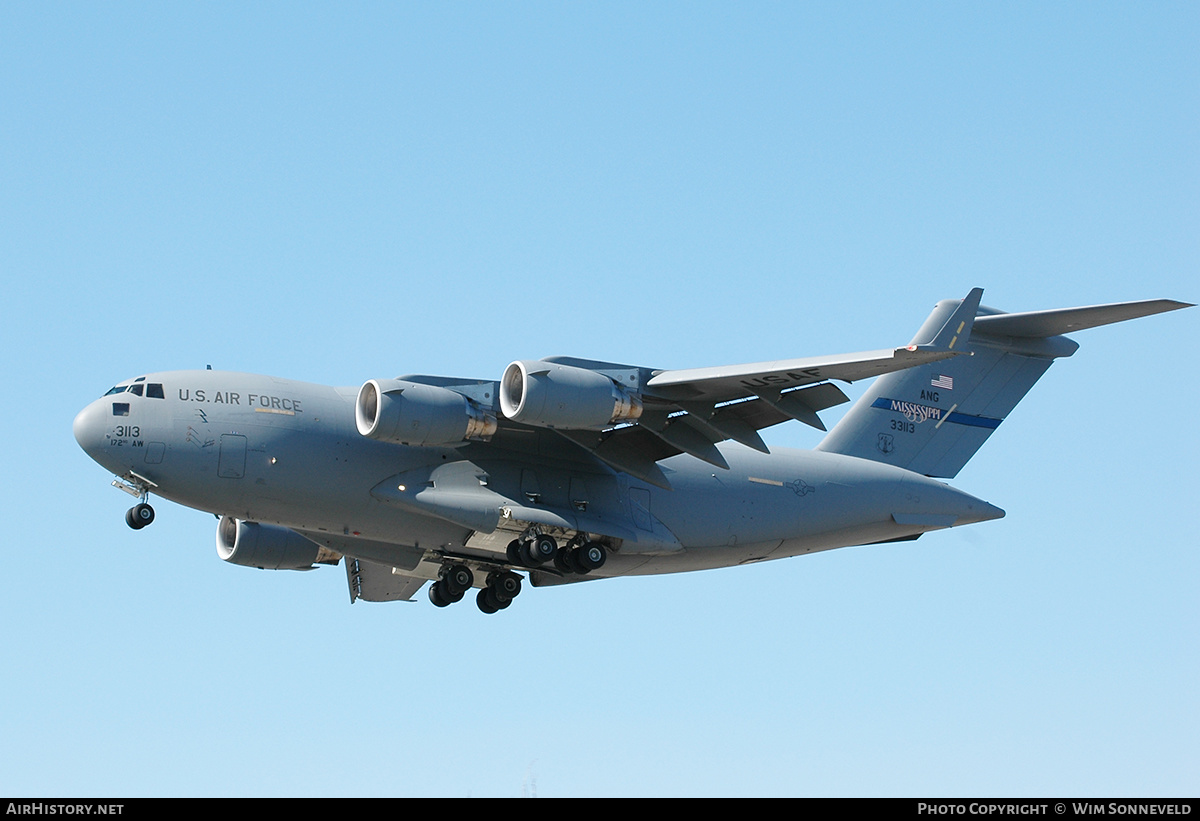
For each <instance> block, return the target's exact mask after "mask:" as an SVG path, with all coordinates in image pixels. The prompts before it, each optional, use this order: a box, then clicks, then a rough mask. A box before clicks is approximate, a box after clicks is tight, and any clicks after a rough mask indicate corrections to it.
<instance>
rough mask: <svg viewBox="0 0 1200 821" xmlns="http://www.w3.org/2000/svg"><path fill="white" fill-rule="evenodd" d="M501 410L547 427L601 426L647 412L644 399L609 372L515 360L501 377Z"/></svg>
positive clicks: (633, 417)
mask: <svg viewBox="0 0 1200 821" xmlns="http://www.w3.org/2000/svg"><path fill="white" fill-rule="evenodd" d="M500 410H502V411H503V412H504V415H505V416H507V417H508V418H509V419H512V420H513V421H515V422H524V423H525V424H527V425H537V426H539V427H543V428H565V429H575V430H600V429H602V428H605V427H608V426H609V425H611V424H613V423H615V422H626V421H630V420H633V419H637V418H638V417H639V416H641V415H642V400H641V398H640V397H638V396H637V395H635V394H633V393H631V392H629V391H628V390H626V389H625V388H623V387H622V386H620V385H618V384H617V383H616V382H614V381H613V380H612V379H610V378H609V377H607V376H605V375H604V374H602V373H597V372H596V371H589V370H587V369H586V368H576V367H573V366H571V365H560V364H558V363H556V362H544V361H536V362H521V361H518V362H513V363H512V364H511V365H509V366H508V367H507V368H505V369H504V378H503V379H501V380H500Z"/></svg>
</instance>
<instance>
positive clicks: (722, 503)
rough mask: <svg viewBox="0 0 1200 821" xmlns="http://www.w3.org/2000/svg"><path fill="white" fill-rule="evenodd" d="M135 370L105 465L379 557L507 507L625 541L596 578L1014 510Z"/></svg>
mask: <svg viewBox="0 0 1200 821" xmlns="http://www.w3.org/2000/svg"><path fill="white" fill-rule="evenodd" d="M123 384H129V383H123ZM132 384H133V385H140V386H142V387H141V390H140V392H139V393H134V392H133V391H130V390H123V391H121V392H117V393H112V394H110V395H106V396H104V397H102V398H101V399H98V400H96V401H95V402H93V403H91V404H90V405H88V406H87V407H86V408H85V409H84V410H83V411H81V412H80V414H79V415H78V417H77V418H76V420H75V425H74V431H75V436H76V439H78V441H79V443H80V445H81V446H82V447H83V448H84V450H85V451H86V452H87V453H88V455H89V456H91V457H92V458H93V459H94V460H95V461H97V462H98V463H100V464H101V465H103V466H104V467H105V468H107V469H108V470H110V471H112V472H113V473H114V474H116V475H117V476H121V477H126V478H127V479H129V478H130V477H133V478H134V479H135V480H136V481H142V480H145V481H146V483H147V487H148V489H150V490H151V491H152V492H153V493H154V494H155V495H158V496H161V497H163V498H166V499H170V500H171V501H174V502H178V503H179V504H182V505H186V506H188V507H192V508H196V509H199V510H203V511H207V512H211V513H215V514H219V515H225V516H230V517H233V518H236V519H239V520H243V521H250V522H259V523H270V524H277V525H282V526H284V527H287V528H291V529H295V530H299V531H304V532H306V533H327V534H331V535H335V536H337V537H339V538H340V539H342V540H343V543H345V540H351V541H352V542H361V544H362V545H363V552H362V555H363V556H364V557H365V558H370V559H373V560H375V561H383V562H387V561H388V560H389V558H390V557H389V555H388V548H387V547H386V546H385V547H381V545H394V546H395V550H396V551H397V554H399V553H400V552H405V551H407V552H410V553H411V551H412V550H413V549H414V548H415V549H417V550H422V551H423V550H442V551H447V552H450V553H458V554H463V553H465V554H468V555H470V554H476V553H477V554H479V555H483V556H486V555H491V554H494V553H495V552H497V551H498V552H500V553H503V542H506V541H507V538H508V537H506V536H500V537H498V539H493V540H492V542H489V541H488V538H487V533H488V532H489V530H490V529H494V527H495V524H494V522H495V520H496V513H495V508H497V507H498V508H500V509H502V510H503V511H505V515H515V516H517V517H521V516H524V515H526V514H528V516H530V517H532V520H534V521H542V520H543V519H544V520H545V521H549V522H558V521H560V520H561V521H562V522H563V523H564V531H567V530H570V529H571V528H572V527H577V528H578V529H579V530H587V531H593V532H598V533H603V534H605V535H608V536H610V537H614V538H613V541H612V543H613V544H614V545H615V549H614V550H613V551H612V553H611V554H610V556H609V560H608V562H607V563H606V564H605V565H604V567H603V568H602V569H600V570H599V571H598V572H597V573H596V575H599V576H618V575H627V574H647V573H669V572H677V571H683V570H694V569H700V568H706V567H722V566H729V565H735V564H741V563H745V562H751V561H759V560H764V559H773V558H783V557H786V556H794V555H798V554H802V553H808V552H814V551H818V550H827V549H830V548H835V547H844V546H848V545H857V544H865V543H870V542H879V541H887V540H893V539H902V538H906V537H912V536H915V535H918V534H920V533H923V532H925V531H928V530H933V529H939V528H944V527H950V526H955V525H960V524H967V523H971V522H976V521H983V520H986V519H993V518H998V517H999V516H1002V515H1003V511H1000V510H999V509H998V508H995V507H993V506H992V505H990V504H988V503H986V502H983V501H981V500H979V499H976V498H974V497H972V496H970V495H968V494H965V493H962V492H961V491H958V490H956V489H954V488H951V487H949V486H948V485H945V484H943V483H942V482H938V481H935V480H932V479H929V478H927V477H924V476H921V475H919V474H915V473H912V472H910V471H906V470H903V469H900V468H896V467H892V466H890V465H886V464H881V463H878V462H872V461H869V460H865V459H859V458H856V457H852V456H845V455H840V454H834V453H821V452H815V451H797V450H784V449H773V450H772V452H771V453H770V454H762V453H759V452H757V451H754V450H751V449H749V448H746V447H743V446H741V445H737V444H731V443H722V444H721V445H720V451H721V453H722V455H723V456H724V458H725V459H726V460H727V462H728V464H729V469H728V470H724V469H719V468H716V467H713V466H712V465H709V464H707V463H705V462H702V461H700V460H699V459H696V458H693V457H691V456H688V455H686V454H680V455H678V456H674V457H671V458H668V459H666V460H663V461H662V463H661V466H662V469H663V471H664V473H666V475H667V476H668V477H669V479H670V484H671V487H672V489H670V490H665V489H663V488H660V487H655V486H653V485H651V484H648V483H646V482H643V481H640V480H638V479H636V478H634V477H631V476H628V475H626V474H623V473H620V472H617V471H613V470H610V469H608V468H606V467H604V466H603V465H600V464H598V463H596V462H595V461H594V460H589V459H587V458H586V456H585V454H583V453H582V452H581V453H580V458H578V459H572V458H564V457H563V455H562V444H563V443H562V441H561V440H560V439H559V438H558V434H557V433H555V432H554V431H550V430H536V431H532V430H531V431H525V432H514V431H511V430H510V431H501V432H500V433H499V434H498V435H497V436H496V437H495V438H494V439H493V440H492V441H491V442H489V443H487V444H480V443H464V444H462V445H460V446H458V447H410V446H405V445H399V444H392V443H388V442H378V441H373V440H371V439H367V438H365V437H363V436H361V435H360V434H359V433H358V431H357V430H356V428H355V419H354V413H355V410H354V402H355V397H356V394H357V389H355V388H333V387H326V386H322V385H315V384H310V383H304V382H296V381H292V380H285V379H277V378H274V377H268V376H256V375H251V374H242V373H229V372H221V371H174V372H165V373H157V374H149V375H147V376H145V377H141V378H139V379H138V380H137V381H135V382H133V383H132ZM114 390H117V389H114ZM543 438H549V439H552V440H554V443H555V445H556V446H557V449H556V450H555V451H554V452H555V456H554V457H553V458H539V457H538V454H539V452H550V449H549V448H543V447H541V444H540V443H541V440H542V439H543ZM514 511H515V513H514ZM539 516H540V517H542V519H539V518H538V517H539ZM503 521H504V519H503V515H502V516H501V517H500V523H501V524H503Z"/></svg>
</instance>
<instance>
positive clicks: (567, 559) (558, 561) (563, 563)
mask: <svg viewBox="0 0 1200 821" xmlns="http://www.w3.org/2000/svg"><path fill="white" fill-rule="evenodd" d="M574 549H575V548H573V547H560V548H559V549H558V552H557V553H555V554H554V566H555V567H556V568H558V571H559V572H560V573H578V572H579V570H578V569H576V567H575V563H574V562H572V561H571V551H573V550H574Z"/></svg>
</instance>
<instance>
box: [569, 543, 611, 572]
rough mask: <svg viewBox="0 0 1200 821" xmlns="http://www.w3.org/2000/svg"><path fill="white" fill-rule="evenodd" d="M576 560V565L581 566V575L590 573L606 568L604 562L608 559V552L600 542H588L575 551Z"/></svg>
mask: <svg viewBox="0 0 1200 821" xmlns="http://www.w3.org/2000/svg"><path fill="white" fill-rule="evenodd" d="M574 559H575V564H577V565H579V571H580V572H581V573H590V572H592V571H593V570H599V569H600V568H601V567H604V562H605V561H606V560H607V559H608V551H607V550H605V549H604V545H602V544H600V543H599V542H588V543H587V544H585V545H583V546H582V547H578V548H576V549H575V555H574Z"/></svg>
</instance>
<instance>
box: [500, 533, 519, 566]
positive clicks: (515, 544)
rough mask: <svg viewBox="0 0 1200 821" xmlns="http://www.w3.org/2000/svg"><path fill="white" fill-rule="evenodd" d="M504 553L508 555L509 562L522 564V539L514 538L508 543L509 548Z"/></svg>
mask: <svg viewBox="0 0 1200 821" xmlns="http://www.w3.org/2000/svg"><path fill="white" fill-rule="evenodd" d="M504 555H505V556H507V557H508V563H509V564H515V565H520V564H521V540H520V539H513V540H512V541H511V542H509V543H508V549H507V550H505V551H504Z"/></svg>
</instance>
